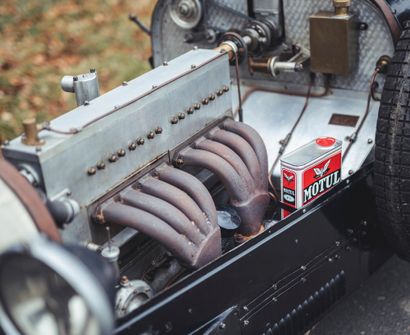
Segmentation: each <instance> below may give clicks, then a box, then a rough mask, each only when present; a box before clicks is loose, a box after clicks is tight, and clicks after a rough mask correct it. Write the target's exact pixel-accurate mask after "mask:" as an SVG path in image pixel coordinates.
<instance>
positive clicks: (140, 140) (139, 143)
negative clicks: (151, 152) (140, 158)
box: [137, 137, 145, 145]
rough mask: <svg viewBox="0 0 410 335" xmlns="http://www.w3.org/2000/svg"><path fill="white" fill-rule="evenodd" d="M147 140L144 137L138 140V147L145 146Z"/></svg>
mask: <svg viewBox="0 0 410 335" xmlns="http://www.w3.org/2000/svg"><path fill="white" fill-rule="evenodd" d="M144 143H145V140H144V139H143V138H142V137H139V138H137V144H138V145H144Z"/></svg>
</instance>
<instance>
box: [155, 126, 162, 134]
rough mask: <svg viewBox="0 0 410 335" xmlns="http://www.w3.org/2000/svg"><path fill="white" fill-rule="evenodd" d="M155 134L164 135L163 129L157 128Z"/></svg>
mask: <svg viewBox="0 0 410 335" xmlns="http://www.w3.org/2000/svg"><path fill="white" fill-rule="evenodd" d="M155 134H157V135H159V134H162V128H161V127H157V128H155Z"/></svg>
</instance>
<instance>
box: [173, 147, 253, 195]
mask: <svg viewBox="0 0 410 335" xmlns="http://www.w3.org/2000/svg"><path fill="white" fill-rule="evenodd" d="M179 157H180V158H181V159H182V160H183V162H184V165H188V166H200V167H202V168H205V169H208V170H210V171H212V172H213V173H215V174H216V175H217V176H218V178H219V179H220V180H221V181H222V183H223V184H224V186H225V189H226V191H227V192H228V194H229V196H230V198H231V202H232V203H235V202H243V201H246V200H247V198H248V194H249V192H250V190H249V187H248V186H247V185H246V184H245V182H244V180H243V179H242V178H241V176H240V175H239V174H238V173H237V172H236V171H235V169H234V168H233V167H232V165H230V164H229V163H228V162H227V161H226V160H224V159H223V158H221V157H219V156H218V155H215V154H214V153H212V152H209V151H206V150H201V149H192V148H188V149H185V150H183V151H182V152H181V153H180V155H179Z"/></svg>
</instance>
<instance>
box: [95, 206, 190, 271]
mask: <svg viewBox="0 0 410 335" xmlns="http://www.w3.org/2000/svg"><path fill="white" fill-rule="evenodd" d="M101 215H102V217H103V219H104V222H105V223H107V224H120V225H123V226H128V227H131V228H134V229H136V230H138V231H139V232H141V233H143V234H145V235H148V236H151V237H154V238H155V239H156V240H158V241H159V242H160V243H161V244H163V245H164V246H165V247H166V248H167V249H168V250H169V251H170V252H171V253H172V254H174V255H175V256H177V257H178V258H180V259H181V260H183V261H184V262H185V263H187V264H192V263H193V262H194V261H195V254H196V252H197V247H196V246H195V245H194V244H193V243H192V242H190V241H189V240H188V239H187V238H186V237H185V236H183V235H180V234H178V233H177V232H176V231H175V230H174V229H173V228H171V227H170V226H169V225H168V224H167V223H166V222H164V221H163V220H161V219H160V218H158V217H156V216H154V215H152V214H149V213H147V212H146V211H143V210H140V209H137V208H134V207H130V206H127V205H124V204H121V203H118V202H111V203H109V204H107V205H105V206H104V207H103V208H101Z"/></svg>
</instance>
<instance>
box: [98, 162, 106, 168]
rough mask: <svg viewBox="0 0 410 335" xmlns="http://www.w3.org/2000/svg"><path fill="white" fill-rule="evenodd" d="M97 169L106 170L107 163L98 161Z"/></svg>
mask: <svg viewBox="0 0 410 335" xmlns="http://www.w3.org/2000/svg"><path fill="white" fill-rule="evenodd" d="M97 169H98V170H104V169H105V163H104V162H103V161H100V162H98V163H97Z"/></svg>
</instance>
